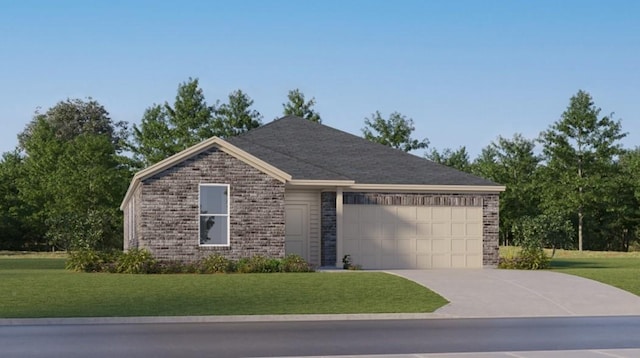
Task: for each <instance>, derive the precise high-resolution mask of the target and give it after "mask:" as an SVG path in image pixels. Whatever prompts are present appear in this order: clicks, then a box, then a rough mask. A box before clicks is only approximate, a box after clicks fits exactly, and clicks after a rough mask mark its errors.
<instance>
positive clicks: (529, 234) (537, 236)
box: [498, 215, 571, 270]
mask: <svg viewBox="0 0 640 358" xmlns="http://www.w3.org/2000/svg"><path fill="white" fill-rule="evenodd" d="M513 231H514V240H515V242H516V244H517V245H519V246H520V248H521V250H520V252H519V253H517V254H516V255H515V256H514V257H507V258H503V259H501V260H500V263H499V265H498V266H499V267H500V268H510V269H524V270H539V269H544V268H547V267H548V266H549V262H550V260H551V259H550V258H549V257H548V256H547V255H546V254H545V252H544V245H545V243H550V242H552V243H554V245H555V244H559V243H563V242H566V241H567V239H566V238H567V237H570V233H571V226H570V223H568V222H562V221H561V220H559V219H558V218H557V217H549V216H546V215H540V216H537V217H533V218H532V217H524V218H521V219H520V220H519V221H518V222H517V223H516V224H515V225H514V226H513ZM554 247H555V246H554Z"/></svg>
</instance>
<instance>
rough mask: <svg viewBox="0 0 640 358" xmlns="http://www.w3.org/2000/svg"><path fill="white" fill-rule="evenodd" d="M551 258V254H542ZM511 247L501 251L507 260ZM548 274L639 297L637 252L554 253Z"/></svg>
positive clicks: (574, 251)
mask: <svg viewBox="0 0 640 358" xmlns="http://www.w3.org/2000/svg"><path fill="white" fill-rule="evenodd" d="M545 251H546V252H547V254H548V255H551V250H545ZM516 252H517V248H514V247H501V248H500V255H501V256H503V257H509V255H514V254H515V253H516ZM551 270H554V271H557V272H562V273H566V274H570V275H576V276H580V277H584V278H588V279H592V280H595V281H599V282H602V283H605V284H608V285H611V286H615V287H618V288H621V289H623V290H625V291H628V292H631V293H633V294H635V295H638V296H640V252H637V251H636V252H615V251H577V250H556V253H555V255H554V257H553V259H552V260H551Z"/></svg>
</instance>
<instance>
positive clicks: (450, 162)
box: [425, 146, 471, 172]
mask: <svg viewBox="0 0 640 358" xmlns="http://www.w3.org/2000/svg"><path fill="white" fill-rule="evenodd" d="M425 157H426V158H427V159H429V160H432V161H434V162H436V163H439V164H442V165H446V166H448V167H452V168H456V169H458V170H462V171H463V172H470V171H471V163H470V162H469V153H467V148H466V147H464V146H463V147H460V148H458V149H456V150H451V149H450V148H445V149H444V150H443V151H442V152H438V150H437V149H435V148H433V149H432V150H431V151H430V152H429V153H427V154H426V155H425Z"/></svg>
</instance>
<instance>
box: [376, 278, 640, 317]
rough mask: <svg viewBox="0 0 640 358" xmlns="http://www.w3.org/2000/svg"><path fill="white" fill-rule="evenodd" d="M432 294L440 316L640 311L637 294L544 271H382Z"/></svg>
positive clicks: (639, 301) (602, 314)
mask: <svg viewBox="0 0 640 358" xmlns="http://www.w3.org/2000/svg"><path fill="white" fill-rule="evenodd" d="M386 272H389V273H392V274H395V275H399V276H402V277H405V278H407V279H410V280H412V281H415V282H417V283H419V284H421V285H423V286H425V287H428V288H429V289H431V290H433V291H435V292H437V293H438V294H440V295H441V296H443V297H444V298H446V299H447V300H448V301H449V302H450V303H449V304H448V305H446V306H444V307H442V308H440V309H438V310H437V311H436V312H434V313H436V314H439V315H442V316H446V317H539V316H616V315H640V297H638V296H636V295H634V294H631V293H629V292H626V291H623V290H621V289H618V288H615V287H612V286H609V285H605V284H602V283H599V282H596V281H593V280H589V279H585V278H581V277H578V276H572V275H567V274H562V273H557V272H550V271H519V270H499V269H441V270H439V269H436V270H386Z"/></svg>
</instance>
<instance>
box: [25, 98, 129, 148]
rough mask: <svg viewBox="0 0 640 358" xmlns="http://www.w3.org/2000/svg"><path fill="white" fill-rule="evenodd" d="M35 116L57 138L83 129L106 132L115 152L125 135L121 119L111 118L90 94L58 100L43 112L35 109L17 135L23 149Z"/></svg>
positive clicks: (74, 133) (126, 133)
mask: <svg viewBox="0 0 640 358" xmlns="http://www.w3.org/2000/svg"><path fill="white" fill-rule="evenodd" d="M38 118H44V119H46V121H47V125H48V126H50V130H51V132H52V133H53V134H54V136H55V137H56V138H57V139H60V140H69V139H72V138H75V137H76V136H78V135H80V134H84V133H93V134H99V135H104V136H106V137H107V138H108V139H109V141H110V142H111V143H112V144H113V146H114V147H115V148H116V150H117V151H118V152H119V151H121V150H123V149H124V147H125V144H126V139H127V136H128V132H127V126H126V123H125V122H122V121H120V122H113V121H112V120H111V118H110V117H109V114H108V113H107V111H106V109H105V108H104V107H103V106H102V105H100V104H99V103H98V102H96V101H94V100H93V99H92V98H88V99H87V101H83V100H81V99H67V100H66V101H61V102H58V103H57V104H56V105H55V106H53V107H51V108H50V109H49V110H48V111H47V112H46V113H44V114H43V113H39V112H38V111H36V114H35V118H34V120H33V121H31V122H30V123H29V124H27V127H26V128H25V129H24V131H23V132H22V133H20V134H19V135H18V142H19V146H20V148H22V149H24V148H25V146H26V145H27V142H29V140H30V139H31V136H33V135H34V131H35V130H36V126H37V125H38V123H39V122H38V120H37V119H38Z"/></svg>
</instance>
